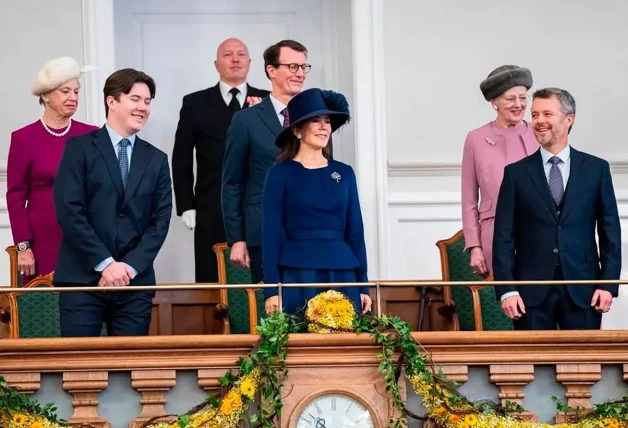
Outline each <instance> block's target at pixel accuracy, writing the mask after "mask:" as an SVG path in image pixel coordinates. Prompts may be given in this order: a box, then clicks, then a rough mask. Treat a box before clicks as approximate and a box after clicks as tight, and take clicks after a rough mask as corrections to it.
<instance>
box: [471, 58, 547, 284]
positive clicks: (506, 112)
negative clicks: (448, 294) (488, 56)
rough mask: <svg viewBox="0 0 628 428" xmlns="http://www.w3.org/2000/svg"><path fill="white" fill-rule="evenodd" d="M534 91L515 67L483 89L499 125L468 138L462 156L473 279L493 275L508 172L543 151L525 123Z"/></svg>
mask: <svg viewBox="0 0 628 428" xmlns="http://www.w3.org/2000/svg"><path fill="white" fill-rule="evenodd" d="M531 87H532V74H531V73H530V70H528V69H527V68H523V67H518V66H516V65H503V66H501V67H498V68H496V69H495V70H493V71H492V72H491V74H489V75H488V77H487V78H486V79H485V80H484V81H483V82H482V83H481V84H480V89H481V91H482V94H483V95H484V98H485V99H486V101H489V102H490V103H491V107H492V108H493V109H494V110H495V112H496V113H497V117H496V118H495V120H493V121H491V122H489V123H487V124H485V125H484V126H482V127H480V128H477V129H475V130H473V131H471V132H469V134H468V135H467V138H466V141H465V143H464V152H463V156H462V227H463V230H464V238H465V245H466V246H465V250H468V251H470V253H471V263H470V264H471V268H472V269H473V271H474V273H476V274H477V275H480V276H482V277H485V278H486V277H488V276H489V275H491V274H492V273H493V261H492V258H493V250H492V246H493V226H494V221H495V208H496V207H497V195H498V194H499V187H500V185H501V182H502V178H503V177H504V167H505V166H506V165H508V164H510V163H513V162H517V161H519V160H521V159H522V158H524V157H526V156H529V155H531V154H532V153H534V152H535V151H536V150H538V148H539V143H538V142H537V140H536V138H535V137H534V133H533V132H532V125H531V124H530V123H529V122H527V121H525V120H523V117H524V115H525V113H526V108H527V105H528V94H527V92H528V90H529V89H530V88H531Z"/></svg>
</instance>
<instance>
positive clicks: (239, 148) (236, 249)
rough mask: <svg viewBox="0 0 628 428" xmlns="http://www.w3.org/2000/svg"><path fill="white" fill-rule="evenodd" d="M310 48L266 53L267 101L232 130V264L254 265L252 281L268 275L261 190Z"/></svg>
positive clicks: (226, 177) (228, 190)
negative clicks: (263, 258)
mask: <svg viewBox="0 0 628 428" xmlns="http://www.w3.org/2000/svg"><path fill="white" fill-rule="evenodd" d="M306 61H307V49H306V48H305V46H303V45H302V44H301V43H299V42H296V41H294V40H282V41H281V42H279V43H276V44H274V45H272V46H270V47H269V48H267V49H266V50H265V51H264V67H265V71H266V77H268V79H270V81H271V84H272V92H271V94H270V95H269V96H268V97H266V98H264V100H263V101H262V102H261V103H259V104H257V105H255V106H253V107H251V108H248V109H246V110H242V111H240V112H238V113H236V114H235V115H234V116H233V120H232V121H231V126H230V127H229V130H228V131H227V141H226V148H225V157H224V161H223V169H222V214H223V219H224V224H225V231H226V234H227V241H228V242H229V245H231V256H230V259H231V261H232V262H234V263H235V264H237V265H238V266H240V267H242V268H250V269H251V277H252V281H253V284H257V283H259V282H261V281H262V279H263V270H262V248H261V237H262V236H261V235H262V189H263V187H264V179H265V178H266V171H267V170H268V168H270V166H271V165H273V164H274V163H275V161H276V160H277V157H278V156H279V149H278V148H277V146H275V138H276V137H277V135H278V134H279V133H280V132H281V130H282V129H283V128H284V127H287V126H288V123H289V118H288V109H287V107H286V106H287V104H288V101H290V99H291V98H292V97H293V96H295V95H296V94H298V93H299V92H301V90H302V89H303V83H304V82H305V77H306V75H307V73H308V72H309V71H310V69H311V65H310V64H308V63H307V62H306Z"/></svg>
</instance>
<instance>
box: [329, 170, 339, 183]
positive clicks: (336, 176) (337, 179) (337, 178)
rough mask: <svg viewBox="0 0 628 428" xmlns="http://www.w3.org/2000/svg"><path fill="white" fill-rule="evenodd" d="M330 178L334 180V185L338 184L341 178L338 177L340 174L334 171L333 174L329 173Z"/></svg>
mask: <svg viewBox="0 0 628 428" xmlns="http://www.w3.org/2000/svg"><path fill="white" fill-rule="evenodd" d="M331 178H333V179H334V180H336V183H340V179H341V178H342V177H341V176H340V174H338V173H337V172H336V171H334V172H332V173H331Z"/></svg>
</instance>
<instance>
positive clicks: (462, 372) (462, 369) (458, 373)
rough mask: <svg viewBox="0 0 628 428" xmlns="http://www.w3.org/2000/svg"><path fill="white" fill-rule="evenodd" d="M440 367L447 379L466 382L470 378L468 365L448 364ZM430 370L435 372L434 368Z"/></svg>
mask: <svg viewBox="0 0 628 428" xmlns="http://www.w3.org/2000/svg"><path fill="white" fill-rule="evenodd" d="M439 369H440V371H441V372H442V373H443V374H444V375H445V376H446V377H447V379H449V380H452V381H454V382H458V383H465V382H467V381H468V380H469V366H467V365H448V366H444V367H442V368H440V367H439ZM430 371H432V372H433V370H430Z"/></svg>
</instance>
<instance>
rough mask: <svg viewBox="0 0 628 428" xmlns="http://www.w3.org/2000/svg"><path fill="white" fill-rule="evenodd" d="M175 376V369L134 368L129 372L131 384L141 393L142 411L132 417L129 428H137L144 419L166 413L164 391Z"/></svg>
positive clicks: (169, 386)
mask: <svg viewBox="0 0 628 428" xmlns="http://www.w3.org/2000/svg"><path fill="white" fill-rule="evenodd" d="M176 378H177V372H176V371H175V370H135V371H132V372H131V386H132V387H133V388H134V389H136V390H137V392H139V393H140V394H142V398H141V400H140V404H141V405H142V412H141V413H140V414H139V416H138V417H136V418H135V419H133V422H131V424H130V428H139V427H141V426H142V424H144V423H145V422H146V421H148V420H150V419H152V418H154V417H158V416H162V415H165V414H166V408H165V405H166V393H167V392H168V391H169V390H170V388H173V387H174V386H175V384H176V383H177V381H176Z"/></svg>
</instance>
